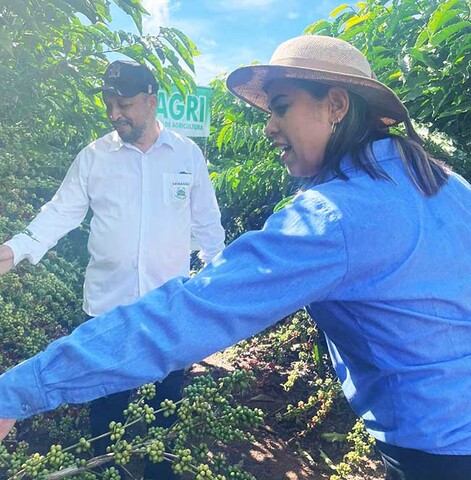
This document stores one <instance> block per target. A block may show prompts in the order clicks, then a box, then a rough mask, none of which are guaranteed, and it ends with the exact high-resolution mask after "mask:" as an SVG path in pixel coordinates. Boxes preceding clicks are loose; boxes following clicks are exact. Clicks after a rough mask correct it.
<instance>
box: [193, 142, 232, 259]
mask: <svg viewBox="0 0 471 480" xmlns="http://www.w3.org/2000/svg"><path fill="white" fill-rule="evenodd" d="M194 155H195V164H196V175H195V179H194V183H193V188H192V190H191V232H192V234H193V235H194V236H195V239H196V241H197V242H198V244H199V246H200V247H201V252H200V255H199V256H200V258H201V259H202V260H203V261H204V262H205V263H208V262H210V261H211V260H212V259H213V258H214V257H215V256H216V255H217V254H218V253H219V252H220V251H221V250H222V249H223V248H224V238H225V233H224V229H223V228H222V225H221V213H220V211H219V206H218V203H217V200H216V195H215V193H214V188H213V184H212V183H211V179H210V178H209V173H208V168H207V166H206V161H205V159H204V157H203V153H202V152H201V150H200V149H199V147H198V146H196V145H195V146H194Z"/></svg>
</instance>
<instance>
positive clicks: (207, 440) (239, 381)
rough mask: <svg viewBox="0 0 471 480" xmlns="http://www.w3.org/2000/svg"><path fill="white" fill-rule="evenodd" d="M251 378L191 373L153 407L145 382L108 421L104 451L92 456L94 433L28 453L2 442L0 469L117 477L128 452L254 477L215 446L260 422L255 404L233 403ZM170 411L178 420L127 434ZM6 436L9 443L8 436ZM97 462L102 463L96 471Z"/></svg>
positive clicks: (15, 476)
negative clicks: (179, 389) (178, 393)
mask: <svg viewBox="0 0 471 480" xmlns="http://www.w3.org/2000/svg"><path fill="white" fill-rule="evenodd" d="M253 381H254V376H253V374H251V373H249V372H244V371H242V370H238V371H234V372H233V373H231V374H230V375H228V376H226V377H223V378H221V379H219V381H216V380H214V379H213V378H212V377H210V376H201V377H197V378H196V379H194V381H193V382H192V384H190V385H189V386H187V387H186V388H185V390H184V396H183V399H182V400H180V401H178V402H175V403H174V402H172V401H170V400H164V401H163V402H162V403H161V405H160V406H161V408H160V409H159V410H154V409H153V408H152V407H150V406H149V405H148V404H147V403H146V400H149V399H151V398H153V396H154V395H155V385H153V384H149V385H145V386H143V387H141V389H140V390H139V392H138V398H136V399H135V401H134V402H132V403H130V404H129V406H128V408H127V409H126V410H125V412H124V413H125V415H126V421H125V423H124V424H121V423H116V422H111V423H110V431H109V432H107V433H106V434H105V435H108V436H109V437H110V439H111V441H112V444H111V446H110V447H109V448H108V450H109V453H108V455H104V456H100V457H94V456H93V454H92V445H93V442H94V441H95V440H96V439H97V438H98V437H97V438H90V439H87V438H85V437H81V438H80V439H79V440H78V441H77V442H76V443H75V444H73V445H71V446H69V447H66V448H64V447H62V446H61V445H59V444H53V445H51V446H49V447H48V450H47V451H46V452H44V453H40V452H36V453H33V454H29V453H28V449H27V446H26V445H25V444H24V443H20V444H19V445H18V447H17V448H16V449H11V448H8V447H7V446H6V445H2V446H0V469H1V470H3V471H4V472H5V471H6V473H7V474H8V475H9V478H10V479H11V480H21V479H23V478H45V476H47V477H48V478H49V479H51V480H52V479H59V478H63V477H66V476H70V475H77V474H78V475H80V476H81V478H84V479H85V478H86V479H90V480H92V479H94V478H98V476H100V477H103V478H109V479H118V478H119V473H118V470H117V469H116V468H115V467H114V465H119V466H121V467H125V468H131V469H132V466H129V464H130V461H131V459H132V458H133V457H134V458H138V459H143V458H145V457H147V458H148V459H149V460H150V461H151V462H154V463H158V462H163V461H168V462H171V463H172V469H173V471H174V472H175V473H177V474H178V475H183V474H186V475H189V476H190V477H189V478H194V479H196V480H204V479H207V480H224V479H226V478H231V479H239V480H255V479H254V477H253V476H252V475H250V474H249V473H247V472H244V471H243V470H242V469H241V468H240V466H237V465H230V464H228V462H227V460H226V458H225V456H224V454H223V453H222V452H221V451H220V450H221V447H222V446H223V445H227V444H230V443H232V442H234V441H240V440H246V439H251V438H253V435H252V434H251V433H250V430H252V429H254V428H256V427H257V426H259V425H260V424H261V423H262V420H263V414H262V412H261V411H260V410H258V409H250V408H248V407H245V406H242V405H235V404H234V394H235V393H238V394H240V393H241V392H244V391H245V390H246V389H247V388H248V387H249V386H250V385H251V384H252V383H253ZM175 413H176V414H177V417H178V420H177V421H176V422H175V423H174V424H173V425H172V426H171V427H169V428H161V427H150V428H148V429H146V428H144V430H147V431H144V433H143V434H142V435H135V434H134V435H130V434H129V431H131V430H132V429H136V427H137V426H139V425H140V426H141V427H143V426H145V425H146V424H150V423H152V422H153V421H154V420H155V418H156V416H158V415H163V416H168V415H174V414H175ZM141 430H142V428H141ZM134 433H135V432H134ZM10 441H11V442H12V443H13V444H14V438H10ZM216 442H217V444H216ZM110 462H113V466H111V467H110V466H109V465H107V464H108V463H110ZM97 467H101V468H102V473H100V474H98V475H97V474H96V471H97V470H96V468H97ZM92 468H93V469H94V470H93V471H92V470H91V469H92ZM187 478H188V477H187Z"/></svg>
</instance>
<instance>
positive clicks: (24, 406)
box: [21, 403, 32, 413]
mask: <svg viewBox="0 0 471 480" xmlns="http://www.w3.org/2000/svg"><path fill="white" fill-rule="evenodd" d="M21 408H22V409H23V412H25V413H30V412H31V410H32V409H31V405H28V404H27V403H22V404H21Z"/></svg>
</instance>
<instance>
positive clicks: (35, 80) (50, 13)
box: [0, 0, 196, 149]
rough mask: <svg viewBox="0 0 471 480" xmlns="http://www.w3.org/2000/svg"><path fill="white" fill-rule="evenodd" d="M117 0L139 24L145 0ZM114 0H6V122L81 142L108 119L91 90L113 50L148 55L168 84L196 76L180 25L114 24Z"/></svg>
mask: <svg viewBox="0 0 471 480" xmlns="http://www.w3.org/2000/svg"><path fill="white" fill-rule="evenodd" d="M115 3H116V4H117V5H118V6H119V7H121V8H123V9H124V10H125V11H126V12H127V13H129V14H130V15H131V16H132V18H133V19H134V21H135V22H136V24H137V26H138V27H140V24H141V21H142V14H143V13H145V10H144V9H143V7H142V6H141V4H140V2H139V0H133V1H129V0H128V1H123V0H116V1H115ZM110 21H111V15H110V2H109V1H108V0H97V1H94V2H89V1H70V2H65V1H62V0H46V1H37V0H18V1H15V2H11V1H9V0H1V1H0V39H1V41H0V74H1V76H2V82H1V84H0V105H1V106H2V108H1V111H0V125H3V124H6V125H16V126H17V127H18V128H20V129H22V130H24V131H31V132H38V133H39V134H40V135H39V136H40V137H41V140H42V143H47V144H53V145H55V146H61V147H63V146H64V144H65V145H69V146H70V147H71V148H75V149H76V148H77V147H78V146H80V145H83V144H84V143H85V142H88V141H89V140H90V139H91V138H95V137H96V136H97V135H98V134H99V133H101V132H102V131H103V129H104V128H105V126H106V124H105V122H104V117H103V114H102V112H99V110H98V109H97V106H98V107H100V106H102V105H101V99H100V98H99V97H97V96H93V95H90V93H89V91H90V89H91V88H92V87H94V86H95V85H96V84H97V83H98V82H99V78H100V77H101V75H102V73H103V71H104V69H105V67H106V65H107V63H108V60H107V54H109V53H119V54H122V55H125V56H127V57H130V58H133V59H135V60H137V61H139V62H141V63H142V62H144V61H146V62H148V63H149V64H150V65H151V66H152V67H153V68H154V69H155V72H156V74H157V76H158V78H159V81H160V83H161V84H162V85H163V87H164V88H167V89H169V88H170V85H171V84H173V83H174V84H175V85H176V86H177V87H178V88H179V89H181V90H182V91H183V92H185V91H186V90H187V89H188V88H192V87H193V85H194V82H193V80H192V77H191V76H190V75H189V74H188V73H187V72H186V71H184V70H183V69H182V67H181V65H180V60H183V62H184V63H185V64H186V65H187V66H188V67H189V68H190V69H193V68H194V65H193V59H192V57H193V55H194V54H195V53H196V48H195V46H194V44H193V43H192V42H191V40H189V39H188V38H187V37H186V36H185V35H184V34H183V33H182V32H180V31H179V30H176V29H174V28H161V29H160V31H159V33H158V35H156V36H150V35H147V36H138V35H135V34H131V33H128V32H124V31H118V32H114V31H111V30H110V29H109V28H108V26H107V24H108V23H109V22H110Z"/></svg>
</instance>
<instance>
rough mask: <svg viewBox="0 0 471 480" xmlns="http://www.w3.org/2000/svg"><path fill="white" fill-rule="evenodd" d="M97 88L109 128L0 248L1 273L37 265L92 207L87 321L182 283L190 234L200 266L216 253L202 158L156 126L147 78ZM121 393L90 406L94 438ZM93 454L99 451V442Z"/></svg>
mask: <svg viewBox="0 0 471 480" xmlns="http://www.w3.org/2000/svg"><path fill="white" fill-rule="evenodd" d="M98 91H101V92H103V100H104V103H105V105H106V109H107V115H108V118H109V119H110V121H111V123H112V125H113V127H114V128H115V131H113V132H111V133H109V134H107V135H105V136H104V137H102V138H100V139H98V140H97V141H95V142H93V143H91V144H90V145H88V146H87V147H85V148H84V149H83V150H82V151H81V152H80V153H79V154H78V156H77V158H76V159H75V161H74V162H73V164H72V166H71V167H70V169H69V171H68V173H67V175H66V177H65V179H64V181H63V183H62V185H61V186H60V188H59V190H58V191H57V193H56V194H55V196H54V197H53V199H52V200H51V201H50V202H49V203H47V204H46V205H45V206H44V207H43V208H42V210H41V212H40V213H39V214H38V216H37V217H36V218H35V219H34V220H33V221H32V222H31V224H30V225H29V226H28V230H29V231H30V232H31V234H32V235H31V236H28V235H26V234H20V235H16V236H15V237H13V238H12V239H11V240H10V241H8V242H6V243H5V244H4V245H2V246H0V274H3V273H6V272H8V271H9V270H10V269H11V268H12V267H13V266H14V265H16V264H17V263H18V262H20V261H21V260H23V259H27V260H29V261H30V262H32V263H33V264H36V263H38V262H39V261H40V259H41V258H42V257H43V255H44V254H45V253H46V252H47V251H48V250H49V249H50V248H52V247H53V246H54V245H55V244H56V243H57V241H58V240H59V239H60V238H61V237H63V236H64V235H65V234H66V233H68V232H69V231H70V230H72V229H74V228H76V227H77V226H78V225H79V224H80V223H81V222H82V221H83V219H84V217H85V215H86V214H87V211H88V209H89V208H91V209H92V212H93V217H92V220H91V223H90V238H89V242H88V249H89V253H90V261H89V264H88V266H87V270H86V274H85V284H84V303H83V309H84V311H85V313H86V314H87V317H88V318H91V317H95V316H99V315H101V314H103V313H105V312H106V311H108V310H110V309H112V308H114V307H115V306H117V305H126V304H130V303H133V302H134V301H136V300H137V299H138V298H140V297H141V296H143V295H145V294H146V293H148V292H149V291H151V290H153V289H155V288H157V287H159V286H160V285H162V284H163V283H164V282H166V281H167V280H169V279H170V278H172V277H175V276H188V275H189V269H190V237H191V233H193V234H194V236H195V237H196V240H197V241H198V243H199V244H200V245H201V254H200V256H201V258H202V260H203V261H204V262H208V261H210V260H211V259H212V258H213V257H214V256H215V255H216V254H217V253H219V252H220V251H221V250H222V249H223V248H224V230H223V228H222V226H221V223H220V212H219V208H218V205H217V202H216V197H215V194H214V190H213V187H212V184H211V181H210V179H209V175H208V170H207V167H206V162H205V160H204V158H203V154H202V152H201V150H200V149H199V148H198V146H197V145H196V144H195V143H194V142H192V141H191V140H189V139H187V138H185V137H183V136H181V135H178V134H177V133H175V132H172V131H170V130H167V129H165V128H164V127H163V126H162V124H161V123H159V122H158V121H157V120H156V119H155V109H156V106H157V92H158V84H157V82H156V80H155V78H154V76H153V75H152V73H151V71H150V70H149V69H148V68H147V67H145V66H143V65H140V64H138V63H136V62H130V61H121V60H118V61H115V62H113V63H112V64H111V65H110V66H109V67H108V69H107V70H106V72H105V75H104V83H103V85H102V86H101V87H100V88H98V89H96V90H95V93H96V92H98ZM135 348H136V349H138V348H139V345H136V346H135ZM182 382H183V370H179V371H177V372H173V373H172V374H170V375H169V376H168V377H167V378H166V379H165V380H164V381H163V382H162V383H161V384H159V385H158V389H157V396H156V400H155V401H156V402H157V403H160V401H162V400H163V399H165V398H170V399H175V400H177V399H178V398H179V396H180V391H181V386H182ZM128 396H129V392H124V393H120V394H116V395H111V396H109V397H104V398H101V399H98V400H96V401H94V402H93V403H92V406H91V410H90V421H91V428H92V433H93V434H94V435H98V434H100V433H103V432H104V431H107V430H108V424H109V422H110V421H111V420H112V419H119V418H120V416H122V411H123V409H124V408H126V405H127V400H128ZM170 420H171V419H168V421H170ZM163 426H165V425H163ZM97 450H98V451H97V453H105V452H106V441H104V442H102V443H101V444H99V445H98V448H97ZM162 467H163V468H166V469H167V470H168V471H166V472H162V471H161V470H159V471H158V472H156V471H154V470H155V468H152V471H149V472H146V478H162V479H164V478H173V475H172V473H171V471H170V470H169V469H168V464H167V463H166V462H164V463H163V464H158V465H157V466H156V468H162Z"/></svg>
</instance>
